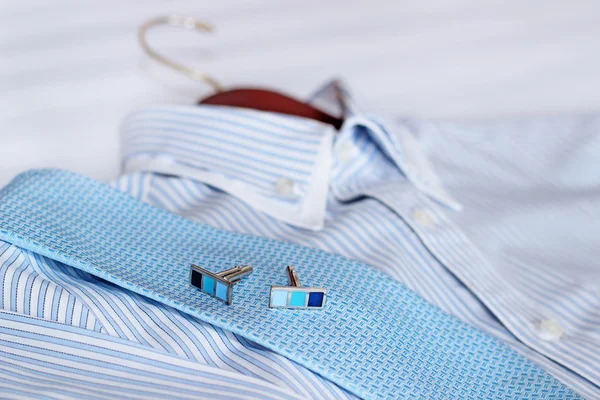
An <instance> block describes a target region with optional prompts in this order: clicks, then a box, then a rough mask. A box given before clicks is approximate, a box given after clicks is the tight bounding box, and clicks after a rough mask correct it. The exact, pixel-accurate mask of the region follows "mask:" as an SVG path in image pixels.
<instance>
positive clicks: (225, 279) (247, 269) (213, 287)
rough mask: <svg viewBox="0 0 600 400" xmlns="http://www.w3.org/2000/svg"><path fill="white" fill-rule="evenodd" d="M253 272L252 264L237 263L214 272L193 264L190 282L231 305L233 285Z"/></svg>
mask: <svg viewBox="0 0 600 400" xmlns="http://www.w3.org/2000/svg"><path fill="white" fill-rule="evenodd" d="M251 273H252V266H250V265H243V266H242V265H237V266H235V267H233V268H230V269H227V270H225V271H221V272H217V273H214V272H210V271H207V270H205V269H204V268H201V267H199V266H197V265H194V264H192V266H191V268H190V284H191V285H192V286H194V287H196V288H198V289H200V290H201V291H202V292H204V293H206V294H208V295H210V296H212V297H214V298H216V299H219V300H221V301H224V302H225V303H226V304H227V305H231V303H232V293H233V285H235V284H236V283H237V282H239V280H240V279H242V278H245V277H246V276H248V275H250V274H251Z"/></svg>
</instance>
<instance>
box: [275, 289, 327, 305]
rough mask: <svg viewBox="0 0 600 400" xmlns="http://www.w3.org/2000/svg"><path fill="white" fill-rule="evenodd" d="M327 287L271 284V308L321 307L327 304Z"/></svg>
mask: <svg viewBox="0 0 600 400" xmlns="http://www.w3.org/2000/svg"><path fill="white" fill-rule="evenodd" d="M326 297H327V289H323V288H311V287H304V286H301V287H295V286H271V293H270V295H269V308H303V309H309V310H310V309H315V310H316V309H320V308H323V307H324V306H325V298H326Z"/></svg>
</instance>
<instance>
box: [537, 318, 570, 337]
mask: <svg viewBox="0 0 600 400" xmlns="http://www.w3.org/2000/svg"><path fill="white" fill-rule="evenodd" d="M563 333H565V330H564V329H563V327H562V326H561V325H560V324H559V323H558V321H557V320H555V319H546V320H544V321H542V322H540V326H539V332H538V335H539V337H540V339H542V340H548V341H556V340H559V339H560V338H561V336H562V335H563Z"/></svg>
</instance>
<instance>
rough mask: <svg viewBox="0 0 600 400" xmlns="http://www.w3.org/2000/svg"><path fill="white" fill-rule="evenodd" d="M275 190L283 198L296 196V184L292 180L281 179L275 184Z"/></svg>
mask: <svg viewBox="0 0 600 400" xmlns="http://www.w3.org/2000/svg"><path fill="white" fill-rule="evenodd" d="M275 190H276V191H277V193H279V194H280V195H282V196H290V195H293V194H296V191H297V189H296V182H294V181H293V180H291V179H290V178H283V177H282V178H279V179H277V182H276V183H275Z"/></svg>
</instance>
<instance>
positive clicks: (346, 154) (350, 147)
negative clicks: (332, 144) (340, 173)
mask: <svg viewBox="0 0 600 400" xmlns="http://www.w3.org/2000/svg"><path fill="white" fill-rule="evenodd" d="M337 156H338V160H340V161H341V162H343V163H344V164H348V163H349V162H350V161H352V160H354V159H355V158H356V156H358V148H357V147H356V146H355V145H354V144H352V142H350V141H349V140H346V141H345V142H343V143H341V144H340V146H339V147H338V150H337Z"/></svg>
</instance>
